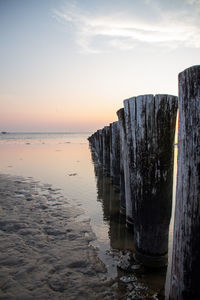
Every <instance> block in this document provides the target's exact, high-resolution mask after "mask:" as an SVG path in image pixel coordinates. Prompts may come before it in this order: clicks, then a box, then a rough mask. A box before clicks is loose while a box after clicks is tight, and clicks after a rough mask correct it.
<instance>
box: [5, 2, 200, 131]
mask: <svg viewBox="0 0 200 300" xmlns="http://www.w3.org/2000/svg"><path fill="white" fill-rule="evenodd" d="M199 16H200V0H169V1H164V0H162V1H161V0H160V1H159V0H76V1H74V0H62V1H61V0H0V37H1V46H0V131H65V132H66V131H94V130H96V129H97V128H101V127H103V126H104V125H107V124H109V123H110V122H113V121H115V120H116V119H117V116H116V111H117V110H118V109H119V108H121V107H122V105H123V100H124V99H126V98H129V97H132V96H137V95H141V94H149V93H153V94H157V93H168V94H174V95H177V93H178V80H177V76H178V73H179V72H181V71H182V70H184V69H185V68H187V67H190V66H192V65H196V64H200V17H199Z"/></svg>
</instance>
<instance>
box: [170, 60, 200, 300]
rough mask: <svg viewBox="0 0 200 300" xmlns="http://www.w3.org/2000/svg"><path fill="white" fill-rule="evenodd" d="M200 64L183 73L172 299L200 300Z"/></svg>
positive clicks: (171, 287) (171, 280)
mask: <svg viewBox="0 0 200 300" xmlns="http://www.w3.org/2000/svg"><path fill="white" fill-rule="evenodd" d="M199 270H200V65H199V66H194V67H191V68H189V69H186V70H185V71H183V72H182V73H180V74H179V132H178V174H177V189H176V207H175V221H174V241H173V252H172V271H171V278H170V291H169V297H167V299H170V300H188V299H193V300H197V299H200V286H199Z"/></svg>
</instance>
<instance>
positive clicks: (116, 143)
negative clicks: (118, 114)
mask: <svg viewBox="0 0 200 300" xmlns="http://www.w3.org/2000/svg"><path fill="white" fill-rule="evenodd" d="M110 176H111V178H112V183H113V185H114V187H115V189H117V190H119V189H120V134H119V122H113V123H111V124H110Z"/></svg>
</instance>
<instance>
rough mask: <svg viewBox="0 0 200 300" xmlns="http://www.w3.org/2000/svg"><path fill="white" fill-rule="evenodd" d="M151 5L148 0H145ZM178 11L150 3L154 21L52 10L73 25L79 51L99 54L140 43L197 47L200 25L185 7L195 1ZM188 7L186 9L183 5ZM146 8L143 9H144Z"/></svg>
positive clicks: (190, 1)
mask: <svg viewBox="0 0 200 300" xmlns="http://www.w3.org/2000/svg"><path fill="white" fill-rule="evenodd" d="M145 4H146V5H149V7H150V6H151V0H148V1H147V0H145ZM185 4H186V6H184V7H182V9H180V8H179V10H173V11H170V10H166V11H165V9H164V8H163V7H160V6H159V2H157V3H156V9H155V2H154V12H153V13H154V14H155V18H154V19H153V18H152V17H151V18H149V19H148V18H145V17H144V16H139V15H138V14H136V13H135V14H134V13H133V14H132V17H130V15H129V14H128V13H127V14H126V13H125V12H124V11H123V13H119V12H118V13H116V12H115V13H112V14H111V13H110V14H106V13H104V14H103V13H102V14H97V13H96V14H95V15H94V13H91V12H89V11H88V10H87V12H86V11H85V10H83V9H81V8H80V7H79V6H78V5H77V4H71V5H70V6H69V5H68V6H67V7H66V8H64V9H62V10H60V11H56V15H57V17H59V18H61V19H62V20H65V21H66V22H70V23H71V24H73V26H74V29H75V33H76V42H77V44H78V45H79V46H80V47H81V49H82V50H83V51H86V52H90V53H99V52H102V51H109V50H110V49H114V48H116V49H120V50H131V49H133V48H134V47H136V46H138V45H140V44H141V43H142V44H148V45H151V46H156V47H165V48H177V47H179V46H182V47H193V48H200V26H199V25H200V24H199V21H198V18H197V15H195V13H194V14H191V10H189V9H188V6H190V7H193V6H196V7H197V6H198V5H199V4H200V1H199V0H186V2H185ZM187 5H188V6H187ZM146 9H147V6H146Z"/></svg>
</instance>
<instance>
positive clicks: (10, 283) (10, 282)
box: [0, 174, 116, 300]
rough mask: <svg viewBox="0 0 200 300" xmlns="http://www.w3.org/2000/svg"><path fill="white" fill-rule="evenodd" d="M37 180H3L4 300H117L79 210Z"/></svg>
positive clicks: (0, 258)
mask: <svg viewBox="0 0 200 300" xmlns="http://www.w3.org/2000/svg"><path fill="white" fill-rule="evenodd" d="M66 203H67V200H66V199H64V197H63V196H62V195H61V193H60V191H59V190H56V189H54V188H53V187H52V186H51V185H48V184H44V185H43V184H41V183H40V182H38V181H37V182H36V181H34V180H33V179H32V178H23V177H18V176H9V175H2V174H1V175H0V299H20V300H22V299H26V300H27V299H116V298H115V291H114V289H112V287H111V284H113V283H112V282H111V281H106V279H105V272H106V268H105V266H104V265H103V263H102V262H101V261H100V260H99V259H98V257H97V254H96V251H95V249H94V248H92V247H91V246H90V245H89V242H90V241H91V240H93V239H95V235H94V233H93V232H92V230H91V227H90V224H89V220H88V219H85V220H84V219H82V220H81V218H80V216H81V215H82V210H81V209H80V208H79V207H78V206H71V205H67V206H66Z"/></svg>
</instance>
